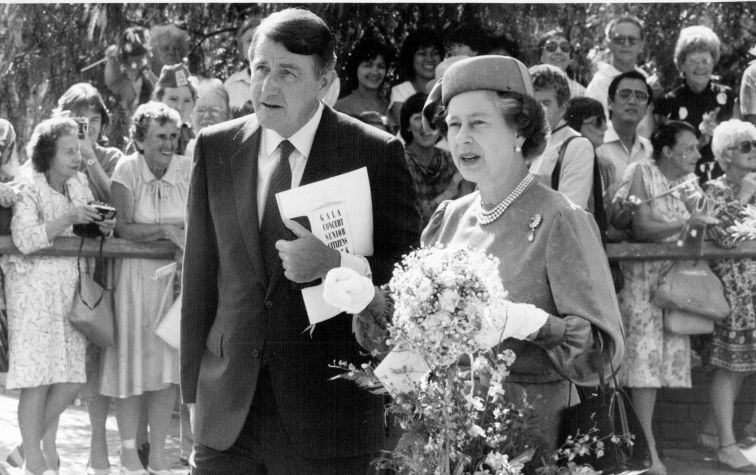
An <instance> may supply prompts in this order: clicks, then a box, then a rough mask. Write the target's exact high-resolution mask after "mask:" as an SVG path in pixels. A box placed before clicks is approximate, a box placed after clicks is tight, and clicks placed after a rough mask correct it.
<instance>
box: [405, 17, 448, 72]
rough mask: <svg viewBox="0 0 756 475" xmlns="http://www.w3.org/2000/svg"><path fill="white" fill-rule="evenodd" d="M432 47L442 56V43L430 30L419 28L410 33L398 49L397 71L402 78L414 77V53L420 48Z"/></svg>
mask: <svg viewBox="0 0 756 475" xmlns="http://www.w3.org/2000/svg"><path fill="white" fill-rule="evenodd" d="M428 47H433V48H436V49H437V50H438V54H439V55H441V56H442V57H443V56H444V43H443V42H442V41H441V39H439V38H438V36H436V35H435V34H434V33H433V32H432V31H431V30H426V29H419V30H417V31H414V32H412V33H410V34H409V35H408V36H407V38H405V39H404V42H403V43H402V48H401V49H400V50H399V68H400V71H399V73H400V74H401V78H402V79H403V80H412V79H415V69H414V68H413V67H412V66H413V64H414V62H415V53H417V51H418V50H420V49H422V48H428Z"/></svg>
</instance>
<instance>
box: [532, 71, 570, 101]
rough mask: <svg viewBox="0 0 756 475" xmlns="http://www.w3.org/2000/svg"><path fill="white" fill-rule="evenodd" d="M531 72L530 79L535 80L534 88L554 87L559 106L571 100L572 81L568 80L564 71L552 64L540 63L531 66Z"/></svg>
mask: <svg viewBox="0 0 756 475" xmlns="http://www.w3.org/2000/svg"><path fill="white" fill-rule="evenodd" d="M529 72H530V79H531V80H532V81H533V89H535V90H545V89H553V90H554V92H555V93H556V100H557V105H558V106H559V107H562V106H563V105H564V104H566V103H567V101H569V100H570V83H569V82H567V75H566V74H565V73H564V71H562V70H561V69H559V68H558V67H556V66H553V65H551V64H538V65H535V66H533V67H531V68H530V70H529Z"/></svg>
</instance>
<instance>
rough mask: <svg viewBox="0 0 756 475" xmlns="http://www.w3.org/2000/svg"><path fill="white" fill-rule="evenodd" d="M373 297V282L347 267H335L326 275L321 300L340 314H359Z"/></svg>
mask: <svg viewBox="0 0 756 475" xmlns="http://www.w3.org/2000/svg"><path fill="white" fill-rule="evenodd" d="M374 296H375V287H374V286H373V281H371V280H370V279H368V278H367V277H365V276H362V275H360V274H359V273H358V272H356V271H354V270H352V269H350V268H348V267H335V268H333V269H331V270H329V271H328V274H326V278H325V281H324V285H323V299H324V300H325V301H326V302H328V303H329V304H330V305H333V306H334V307H336V308H338V309H339V310H341V311H342V312H347V313H352V314H357V313H360V312H361V311H363V310H365V307H367V306H368V304H369V303H370V302H371V301H372V300H373V297H374Z"/></svg>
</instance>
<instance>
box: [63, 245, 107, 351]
mask: <svg viewBox="0 0 756 475" xmlns="http://www.w3.org/2000/svg"><path fill="white" fill-rule="evenodd" d="M104 241H105V238H100V258H102V246H103V243H104ZM83 246H84V238H81V244H79V255H78V256H77V257H76V267H77V269H78V271H79V282H78V286H77V292H76V295H75V296H74V303H73V308H71V314H70V315H69V317H68V320H69V321H70V322H71V325H72V326H73V327H74V328H75V329H76V330H78V331H79V332H81V333H82V334H83V335H84V336H85V337H87V339H88V340H89V341H91V342H92V343H94V344H96V345H98V346H103V347H105V346H115V314H114V312H113V291H112V289H104V288H103V287H102V286H101V285H100V284H98V283H97V282H95V280H94V278H92V275H91V274H90V273H89V272H84V273H82V272H81V249H82V247H83Z"/></svg>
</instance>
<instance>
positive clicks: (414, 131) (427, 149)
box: [400, 92, 475, 230]
mask: <svg viewBox="0 0 756 475" xmlns="http://www.w3.org/2000/svg"><path fill="white" fill-rule="evenodd" d="M427 98H428V95H427V94H424V93H422V92H418V93H417V94H415V95H413V96H410V98H409V99H407V102H405V103H404V105H403V106H402V113H401V117H400V125H401V129H400V132H401V134H402V138H403V139H404V143H406V144H407V145H406V146H405V157H406V158H407V168H409V171H410V174H412V180H413V181H414V183H415V189H416V190H417V198H418V200H419V204H420V217H421V220H420V223H421V227H420V229H421V230H422V229H423V228H425V225H426V224H428V220H429V219H430V217H431V216H432V215H433V213H434V212H435V211H436V208H437V207H438V205H439V204H440V203H442V202H444V201H446V200H454V199H457V198H459V197H461V196H463V195H466V194H468V193H470V192H472V191H473V190H474V188H475V187H474V185H472V183H470V182H466V181H464V180H463V179H462V175H461V174H460V173H459V171H457V168H456V167H455V166H454V162H453V161H452V157H451V154H449V152H447V151H446V150H441V149H440V148H438V147H436V142H438V141H439V139H440V138H441V136H440V135H439V133H438V131H436V130H427V129H425V128H423V106H424V105H425V100H426V99H427Z"/></svg>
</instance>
